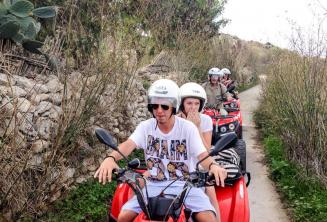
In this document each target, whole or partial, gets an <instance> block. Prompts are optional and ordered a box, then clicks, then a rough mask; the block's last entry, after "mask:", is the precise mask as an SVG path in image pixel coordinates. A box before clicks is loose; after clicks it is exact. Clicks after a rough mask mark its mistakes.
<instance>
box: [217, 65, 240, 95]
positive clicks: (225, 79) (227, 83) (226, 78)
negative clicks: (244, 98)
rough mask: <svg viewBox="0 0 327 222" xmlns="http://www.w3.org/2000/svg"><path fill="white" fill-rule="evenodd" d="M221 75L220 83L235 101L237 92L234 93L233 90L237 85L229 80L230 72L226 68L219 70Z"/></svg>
mask: <svg viewBox="0 0 327 222" xmlns="http://www.w3.org/2000/svg"><path fill="white" fill-rule="evenodd" d="M220 71H221V72H222V73H223V74H224V77H223V79H222V83H223V84H224V85H225V86H226V88H227V91H228V92H229V93H230V94H231V95H232V97H234V98H235V99H237V98H238V97H237V94H238V93H237V91H235V88H236V86H237V83H236V81H235V80H232V79H231V74H232V73H231V72H230V70H229V69H227V68H223V69H221V70H220Z"/></svg>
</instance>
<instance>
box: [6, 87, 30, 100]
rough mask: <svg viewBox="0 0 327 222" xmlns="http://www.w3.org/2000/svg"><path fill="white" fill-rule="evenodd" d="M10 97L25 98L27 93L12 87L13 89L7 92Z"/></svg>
mask: <svg viewBox="0 0 327 222" xmlns="http://www.w3.org/2000/svg"><path fill="white" fill-rule="evenodd" d="M7 95H8V96H9V97H14V98H15V97H25V96H26V95H27V92H26V91H25V90H23V89H22V88H20V87H18V86H12V87H11V89H10V88H9V90H8V91H7Z"/></svg>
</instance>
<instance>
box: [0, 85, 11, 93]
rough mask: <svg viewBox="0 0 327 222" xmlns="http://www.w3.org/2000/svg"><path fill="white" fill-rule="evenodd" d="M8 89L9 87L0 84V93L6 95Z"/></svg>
mask: <svg viewBox="0 0 327 222" xmlns="http://www.w3.org/2000/svg"><path fill="white" fill-rule="evenodd" d="M9 90H10V87H8V86H1V85H0V95H4V96H5V95H7V94H8V91H9Z"/></svg>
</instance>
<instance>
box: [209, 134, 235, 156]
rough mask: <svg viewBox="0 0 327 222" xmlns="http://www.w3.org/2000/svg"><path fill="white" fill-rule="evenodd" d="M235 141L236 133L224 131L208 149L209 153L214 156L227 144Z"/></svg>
mask: <svg viewBox="0 0 327 222" xmlns="http://www.w3.org/2000/svg"><path fill="white" fill-rule="evenodd" d="M236 141H237V135H236V133H234V132H231V133H226V134H224V135H222V136H221V138H220V139H219V140H218V142H217V143H216V144H215V146H214V148H213V150H211V151H210V153H209V155H210V156H216V155H217V154H218V153H219V152H220V151H222V150H223V149H225V148H226V147H227V146H228V145H230V144H231V143H234V142H236Z"/></svg>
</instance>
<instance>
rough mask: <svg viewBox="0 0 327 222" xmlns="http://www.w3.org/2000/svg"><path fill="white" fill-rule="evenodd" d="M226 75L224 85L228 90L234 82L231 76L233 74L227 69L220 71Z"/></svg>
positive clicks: (223, 80)
mask: <svg viewBox="0 0 327 222" xmlns="http://www.w3.org/2000/svg"><path fill="white" fill-rule="evenodd" d="M220 72H222V73H223V74H224V77H223V79H222V83H223V84H224V85H225V86H226V87H227V88H228V86H229V85H230V84H231V83H232V82H233V80H232V79H231V77H230V75H231V74H232V73H231V72H230V70H229V69H227V68H222V69H221V70H220Z"/></svg>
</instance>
